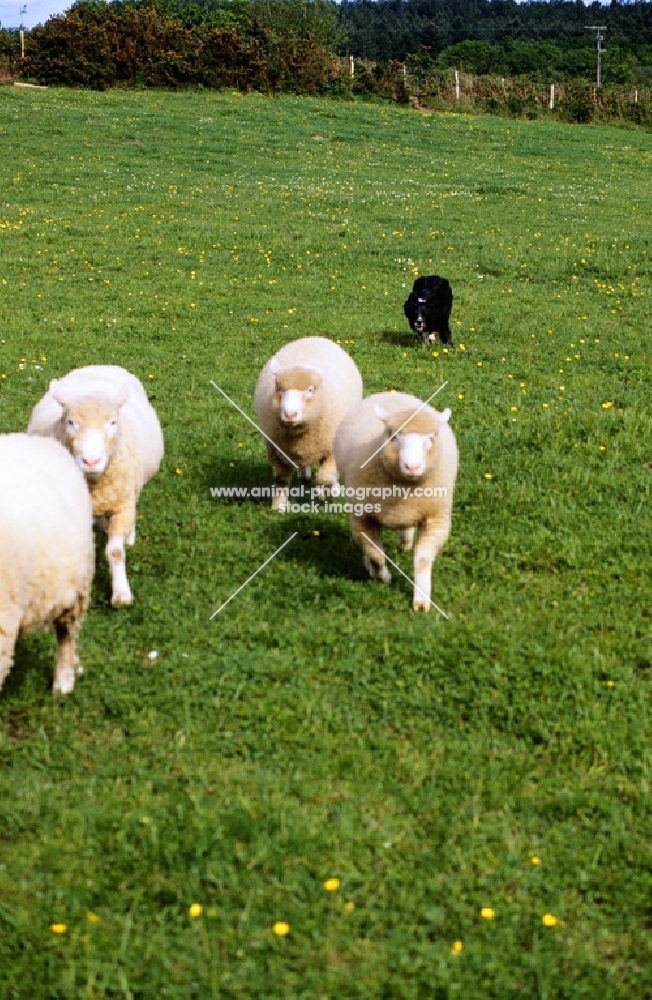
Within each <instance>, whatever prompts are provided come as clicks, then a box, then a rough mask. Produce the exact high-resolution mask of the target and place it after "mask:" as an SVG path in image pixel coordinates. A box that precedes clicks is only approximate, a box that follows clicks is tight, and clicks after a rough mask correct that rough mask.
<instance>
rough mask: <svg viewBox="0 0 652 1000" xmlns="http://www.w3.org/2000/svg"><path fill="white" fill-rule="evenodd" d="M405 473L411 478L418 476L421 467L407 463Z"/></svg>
mask: <svg viewBox="0 0 652 1000" xmlns="http://www.w3.org/2000/svg"><path fill="white" fill-rule="evenodd" d="M405 471H406V472H407V473H408V475H410V476H416V475H417V473H419V472H421V466H420V465H407V463H406V466H405Z"/></svg>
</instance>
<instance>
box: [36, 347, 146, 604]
mask: <svg viewBox="0 0 652 1000" xmlns="http://www.w3.org/2000/svg"><path fill="white" fill-rule="evenodd" d="M27 432H28V434H39V435H41V436H44V437H54V438H56V439H57V440H58V441H60V442H61V443H62V444H63V445H65V447H66V448H67V449H68V451H70V452H71V454H72V455H73V457H74V458H75V461H76V462H77V465H78V466H79V468H80V469H81V471H82V472H83V473H84V475H85V477H86V483H87V485H88V489H89V491H90V494H91V499H92V501H93V515H94V517H95V518H96V520H97V521H98V522H99V524H100V525H101V527H102V528H103V529H104V531H105V532H106V534H107V536H108V541H107V545H106V557H107V559H108V562H109V567H110V569H111V581H112V595H111V604H112V605H113V606H114V607H115V606H117V605H120V604H131V603H132V601H133V597H132V594H131V588H130V587H129V581H128V579H127V567H126V561H125V542H126V543H127V545H133V544H134V542H135V540H136V504H137V502H138V497H139V494H140V491H141V490H142V488H143V486H145V484H146V483H147V482H149V480H150V479H151V478H152V476H154V474H155V473H156V471H157V470H158V467H159V465H160V464H161V459H162V457H163V433H162V431H161V425H160V424H159V422H158V417H157V416H156V413H155V411H154V408H153V407H152V406H151V404H150V402H149V400H148V399H147V394H146V392H145V390H144V388H143V386H142V384H141V383H140V382H139V381H138V379H137V378H136V376H135V375H132V374H131V373H130V372H128V371H126V370H125V369H124V368H118V367H117V366H116V365H91V366H89V367H88V368H77V369H75V370H74V371H71V372H69V373H68V374H67V375H66V376H64V378H62V379H60V380H59V381H56V380H54V381H52V382H50V388H49V390H48V392H47V393H46V394H45V396H44V397H43V399H41V400H40V402H39V403H37V404H36V406H35V407H34V410H33V411H32V417H31V420H30V422H29V427H28V428H27Z"/></svg>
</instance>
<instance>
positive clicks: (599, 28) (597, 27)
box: [586, 24, 607, 87]
mask: <svg viewBox="0 0 652 1000" xmlns="http://www.w3.org/2000/svg"><path fill="white" fill-rule="evenodd" d="M586 30H587V31H595V40H596V43H597V52H598V72H597V76H596V83H597V85H598V87H599V86H600V85H601V84H602V53H603V52H606V51H607V50H606V49H603V48H602V44H601V43H602V42H604V38H605V36H604V35H603V34H602V32H603V31H606V30H607V25H606V24H587V25H586Z"/></svg>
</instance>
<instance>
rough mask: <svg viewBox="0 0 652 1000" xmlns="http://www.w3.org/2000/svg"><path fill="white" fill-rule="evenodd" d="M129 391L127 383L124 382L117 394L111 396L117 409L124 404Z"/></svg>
mask: <svg viewBox="0 0 652 1000" xmlns="http://www.w3.org/2000/svg"><path fill="white" fill-rule="evenodd" d="M129 392H130V389H129V384H128V383H127V382H125V384H124V385H123V386H122V388H121V389H120V391H119V393H118V394H117V396H114V397H113V402H114V403H115V405H116V406H117V408H118V409H120V408H121V407H122V406H124V405H125V403H126V402H127V400H128V399H129Z"/></svg>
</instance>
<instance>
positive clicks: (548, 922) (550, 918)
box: [541, 913, 557, 927]
mask: <svg viewBox="0 0 652 1000" xmlns="http://www.w3.org/2000/svg"><path fill="white" fill-rule="evenodd" d="M541 921H542V923H543V925H544V927H554V926H555V924H556V923H557V917H556V916H555V915H554V913H544V914H543V916H542V917H541Z"/></svg>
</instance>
